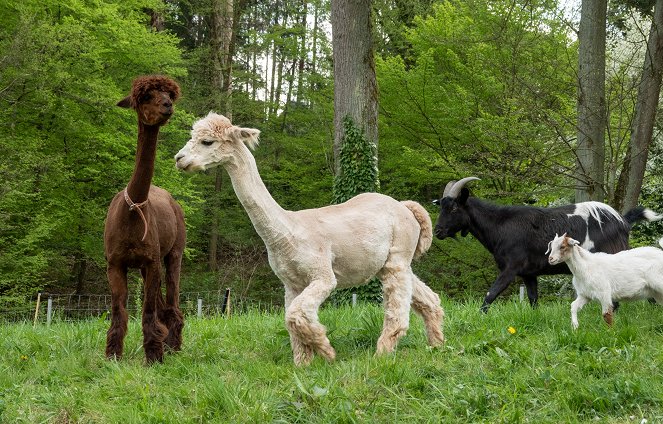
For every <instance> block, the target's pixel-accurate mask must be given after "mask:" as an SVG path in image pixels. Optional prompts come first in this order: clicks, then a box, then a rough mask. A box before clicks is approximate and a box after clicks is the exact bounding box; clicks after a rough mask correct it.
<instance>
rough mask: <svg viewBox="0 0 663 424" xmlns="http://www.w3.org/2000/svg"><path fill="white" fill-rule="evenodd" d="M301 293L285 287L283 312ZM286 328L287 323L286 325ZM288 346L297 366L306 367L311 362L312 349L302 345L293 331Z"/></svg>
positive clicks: (290, 332)
mask: <svg viewBox="0 0 663 424" xmlns="http://www.w3.org/2000/svg"><path fill="white" fill-rule="evenodd" d="M300 293H301V290H295V289H293V288H291V287H288V286H285V310H286V311H287V310H288V308H290V305H291V304H292V301H293V300H294V299H295V297H297V296H298V295H299V294H300ZM286 326H287V323H286ZM288 334H289V335H290V346H291V347H292V356H293V359H294V361H295V364H297V365H308V364H310V363H311V361H312V360H313V349H312V348H311V346H309V345H306V344H304V342H303V341H302V340H301V339H300V338H299V337H298V336H297V334H296V333H295V332H294V331H290V328H288Z"/></svg>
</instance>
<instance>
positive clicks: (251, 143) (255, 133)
mask: <svg viewBox="0 0 663 424" xmlns="http://www.w3.org/2000/svg"><path fill="white" fill-rule="evenodd" d="M228 131H229V132H230V133H231V136H232V137H233V138H234V139H235V140H239V141H241V142H243V143H244V144H246V145H247V146H248V147H249V149H251V150H253V149H255V148H256V146H258V141H259V138H260V130H257V129H255V128H240V127H235V126H233V127H231V128H229V129H228Z"/></svg>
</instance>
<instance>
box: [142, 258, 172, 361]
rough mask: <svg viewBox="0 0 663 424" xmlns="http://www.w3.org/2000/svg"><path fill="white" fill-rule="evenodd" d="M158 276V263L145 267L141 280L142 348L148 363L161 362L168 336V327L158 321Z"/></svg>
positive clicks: (159, 297)
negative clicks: (142, 289) (142, 287)
mask: <svg viewBox="0 0 663 424" xmlns="http://www.w3.org/2000/svg"><path fill="white" fill-rule="evenodd" d="M157 264H158V262H157ZM160 278H161V269H160V267H159V266H158V265H154V264H152V265H150V266H149V267H146V269H145V273H144V281H143V285H144V291H143V349H144V350H145V359H146V360H147V363H148V364H151V363H153V362H163V345H164V340H166V336H168V328H167V327H166V326H165V325H163V324H162V323H161V321H159V313H158V312H159V310H158V308H159V301H161V302H163V298H162V295H161V281H160Z"/></svg>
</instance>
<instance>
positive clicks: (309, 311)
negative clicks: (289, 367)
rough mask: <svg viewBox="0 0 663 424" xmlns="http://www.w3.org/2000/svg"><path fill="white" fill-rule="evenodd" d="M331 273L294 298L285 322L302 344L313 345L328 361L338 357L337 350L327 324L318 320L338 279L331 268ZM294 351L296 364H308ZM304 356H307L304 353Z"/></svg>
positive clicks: (312, 283)
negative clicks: (324, 303)
mask: <svg viewBox="0 0 663 424" xmlns="http://www.w3.org/2000/svg"><path fill="white" fill-rule="evenodd" d="M329 274H330V275H329V276H328V277H327V278H326V279H319V280H313V281H312V282H311V283H310V284H309V285H308V286H307V287H306V288H305V289H304V290H302V292H301V293H300V294H299V295H298V296H297V297H295V298H294V299H293V300H292V303H291V304H290V306H289V307H288V308H287V309H286V311H285V323H286V326H287V328H288V331H289V332H290V334H294V335H295V337H296V338H297V339H299V341H300V342H301V344H302V345H304V346H310V347H312V348H313V350H314V351H315V352H317V353H318V354H320V356H322V357H323V358H325V359H326V360H327V361H333V360H334V359H335V358H336V351H335V350H334V348H333V347H332V345H331V343H329V339H328V338H327V334H326V332H327V330H326V328H325V326H324V325H322V324H321V323H320V321H319V320H318V308H320V305H321V304H322V302H324V301H325V299H327V297H329V295H330V294H331V292H332V290H333V289H334V287H336V279H335V278H334V275H333V273H331V270H330V271H329ZM291 340H292V338H291ZM300 346H301V345H300ZM294 347H295V346H293V349H294ZM293 353H295V364H297V365H305V364H306V362H305V361H302V362H298V358H297V357H296V355H297V352H294V350H293ZM304 358H307V356H306V355H304Z"/></svg>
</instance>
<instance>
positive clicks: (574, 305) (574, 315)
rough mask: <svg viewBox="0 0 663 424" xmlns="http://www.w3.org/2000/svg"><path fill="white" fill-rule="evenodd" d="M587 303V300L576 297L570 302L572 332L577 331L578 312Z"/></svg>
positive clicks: (582, 297)
mask: <svg viewBox="0 0 663 424" xmlns="http://www.w3.org/2000/svg"><path fill="white" fill-rule="evenodd" d="M588 302H589V298H587V297H584V296H580V295H578V296H577V297H576V300H574V301H573V302H571V326H572V327H573V329H574V330H577V329H578V311H580V310H581V309H582V307H583V306H585V305H586V304H587V303H588Z"/></svg>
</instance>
